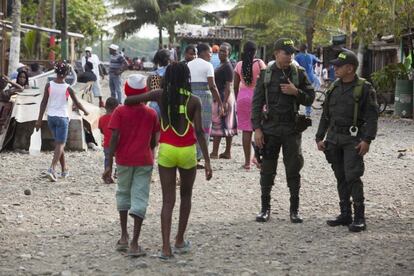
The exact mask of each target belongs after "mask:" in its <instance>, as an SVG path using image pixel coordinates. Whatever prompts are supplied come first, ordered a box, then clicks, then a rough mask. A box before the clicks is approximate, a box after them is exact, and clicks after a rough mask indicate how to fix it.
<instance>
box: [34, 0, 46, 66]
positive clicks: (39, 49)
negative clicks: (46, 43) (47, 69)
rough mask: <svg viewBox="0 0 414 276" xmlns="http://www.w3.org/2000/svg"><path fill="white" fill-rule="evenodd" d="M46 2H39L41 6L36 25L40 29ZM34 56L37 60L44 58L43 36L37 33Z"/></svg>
mask: <svg viewBox="0 0 414 276" xmlns="http://www.w3.org/2000/svg"><path fill="white" fill-rule="evenodd" d="M45 2H46V1H45V0H39V5H38V6H37V15H36V20H35V24H36V25H37V26H39V27H41V26H42V25H43V18H44V10H45V4H46V3H45ZM34 54H35V58H36V59H41V57H42V34H41V33H40V32H39V31H37V32H36V36H35V49H34Z"/></svg>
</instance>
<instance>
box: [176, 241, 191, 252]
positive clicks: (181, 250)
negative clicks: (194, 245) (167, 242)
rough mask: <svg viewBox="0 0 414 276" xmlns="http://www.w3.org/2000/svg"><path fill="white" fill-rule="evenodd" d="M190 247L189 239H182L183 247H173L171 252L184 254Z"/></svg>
mask: <svg viewBox="0 0 414 276" xmlns="http://www.w3.org/2000/svg"><path fill="white" fill-rule="evenodd" d="M190 249H191V242H190V241H184V246H183V247H176V246H174V247H173V253H174V254H186V253H188V252H190Z"/></svg>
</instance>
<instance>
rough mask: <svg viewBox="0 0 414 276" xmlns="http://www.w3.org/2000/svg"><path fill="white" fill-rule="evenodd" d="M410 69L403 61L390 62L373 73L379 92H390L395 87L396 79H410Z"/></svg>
mask: <svg viewBox="0 0 414 276" xmlns="http://www.w3.org/2000/svg"><path fill="white" fill-rule="evenodd" d="M408 76H409V71H408V70H407V68H406V67H405V66H404V64H402V63H397V64H390V65H387V66H385V67H384V68H382V69H381V70H379V71H376V72H374V73H372V74H371V79H372V81H373V84H374V86H375V88H376V89H377V92H389V91H393V90H394V88H395V82H396V80H397V79H398V80H408Z"/></svg>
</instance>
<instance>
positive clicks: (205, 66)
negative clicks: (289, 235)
mask: <svg viewBox="0 0 414 276" xmlns="http://www.w3.org/2000/svg"><path fill="white" fill-rule="evenodd" d="M197 52H198V57H197V58H196V59H194V60H192V61H190V62H189V63H187V66H188V68H189V69H190V74H191V92H192V94H193V95H196V96H198V97H199V98H200V99H201V106H202V111H201V119H202V127H203V131H204V136H205V139H206V141H207V147H208V141H209V140H210V132H211V126H212V105H213V99H214V101H215V102H217V104H218V109H217V110H218V112H219V114H220V116H223V115H224V110H223V104H222V102H221V98H220V94H219V92H218V90H217V86H216V83H215V81H214V68H213V65H212V64H211V63H210V58H211V48H210V46H209V45H208V44H205V43H201V44H199V45H198V46H197ZM201 157H202V152H201V148H200V146H199V145H198V143H197V160H198V161H200V159H201ZM197 167H198V168H199V169H201V168H203V166H201V165H200V164H198V165H197Z"/></svg>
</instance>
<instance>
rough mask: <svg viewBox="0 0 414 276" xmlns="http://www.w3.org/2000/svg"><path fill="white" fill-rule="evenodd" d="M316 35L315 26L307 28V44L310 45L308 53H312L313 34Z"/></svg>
mask: <svg viewBox="0 0 414 276" xmlns="http://www.w3.org/2000/svg"><path fill="white" fill-rule="evenodd" d="M314 33H315V29H314V28H313V25H311V26H306V44H307V45H308V51H309V52H312V49H313V34H314Z"/></svg>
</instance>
